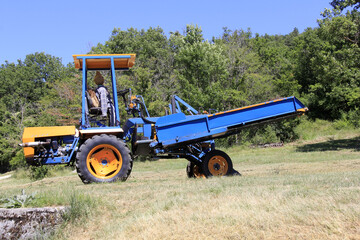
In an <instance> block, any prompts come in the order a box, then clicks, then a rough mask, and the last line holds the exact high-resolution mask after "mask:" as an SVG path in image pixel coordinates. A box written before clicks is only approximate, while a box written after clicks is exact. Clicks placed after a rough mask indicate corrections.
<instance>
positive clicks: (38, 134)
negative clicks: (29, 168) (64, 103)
mask: <svg viewBox="0 0 360 240" xmlns="http://www.w3.org/2000/svg"><path fill="white" fill-rule="evenodd" d="M68 135H75V126H63V127H28V128H25V129H24V133H23V138H22V142H23V143H28V142H34V141H35V138H47V137H49V138H50V137H57V136H68ZM24 154H25V158H32V157H34V148H32V147H25V148H24Z"/></svg>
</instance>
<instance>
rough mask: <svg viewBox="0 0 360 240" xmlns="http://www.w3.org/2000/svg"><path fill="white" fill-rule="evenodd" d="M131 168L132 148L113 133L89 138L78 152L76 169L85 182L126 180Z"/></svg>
mask: <svg viewBox="0 0 360 240" xmlns="http://www.w3.org/2000/svg"><path fill="white" fill-rule="evenodd" d="M131 168H132V158H131V155H130V150H129V149H128V147H127V146H126V144H125V143H124V142H123V141H121V140H120V139H118V138H116V137H115V136H113V135H105V134H101V135H100V136H98V135H97V136H94V137H92V138H89V139H87V140H86V141H85V142H84V143H83V144H82V145H81V146H80V148H79V151H78V152H77V154H76V170H77V173H78V175H79V177H80V178H81V180H82V181H83V182H84V183H91V182H114V181H117V180H121V181H125V180H126V179H127V178H128V177H129V175H130V172H131Z"/></svg>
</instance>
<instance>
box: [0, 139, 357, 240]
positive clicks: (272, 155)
mask: <svg viewBox="0 0 360 240" xmlns="http://www.w3.org/2000/svg"><path fill="white" fill-rule="evenodd" d="M358 136H359V134H358V135H354V136H351V137H350V138H346V137H344V138H343V139H341V138H336V139H326V140H324V139H322V140H318V141H314V140H312V141H311V142H306V141H304V142H302V143H301V144H290V145H286V146H285V147H282V148H270V149H241V148H232V149H228V150H226V151H227V152H228V153H229V155H230V156H231V157H232V159H233V162H234V166H235V169H237V170H238V171H240V172H241V173H242V174H243V176H241V177H223V178H212V179H187V178H186V174H185V166H186V161H185V160H161V161H155V162H135V164H134V170H133V173H132V176H131V177H130V178H129V179H128V181H126V182H119V183H114V184H92V185H83V184H82V183H81V181H80V179H79V178H78V177H77V176H76V174H74V173H69V174H68V175H67V176H61V177H54V178H47V179H43V180H41V181H37V182H30V181H29V180H16V179H12V178H11V179H5V180H2V181H0V195H11V194H12V193H13V192H16V191H19V190H18V189H21V188H25V189H26V191H27V192H29V193H30V192H32V191H38V192H39V193H40V194H42V196H45V199H47V201H44V202H43V203H42V204H44V205H46V204H48V205H61V204H62V203H63V202H66V196H68V195H69V194H71V193H72V192H74V191H75V192H82V193H85V194H89V195H91V196H92V198H94V199H98V200H99V203H98V205H99V206H98V207H97V211H96V214H93V215H91V216H90V217H89V219H88V221H83V220H82V222H81V224H69V225H67V226H66V227H65V228H64V229H63V235H61V234H59V235H58V236H57V238H68V239H360V204H359V202H360V200H359V199H360V152H359V151H358V149H359V147H358V145H360V141H358ZM358 142H359V144H357V143H358ZM0 197H1V196H0Z"/></svg>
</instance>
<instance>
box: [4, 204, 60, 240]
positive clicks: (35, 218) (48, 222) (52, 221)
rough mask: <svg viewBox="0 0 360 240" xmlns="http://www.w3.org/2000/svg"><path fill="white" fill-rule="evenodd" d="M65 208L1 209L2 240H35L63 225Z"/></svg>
mask: <svg viewBox="0 0 360 240" xmlns="http://www.w3.org/2000/svg"><path fill="white" fill-rule="evenodd" d="M64 211H65V207H45V208H16V209H6V208H0V239H34V238H36V237H37V236H39V235H40V234H50V233H51V232H52V231H53V230H54V229H55V227H56V226H57V225H59V224H61V222H62V218H61V215H62V213H63V212H64Z"/></svg>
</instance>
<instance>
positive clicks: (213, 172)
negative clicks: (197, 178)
mask: <svg viewBox="0 0 360 240" xmlns="http://www.w3.org/2000/svg"><path fill="white" fill-rule="evenodd" d="M201 167H202V172H203V174H204V175H205V176H206V177H212V176H228V175H231V174H232V173H233V171H234V170H233V164H232V161H231V159H230V157H229V156H228V155H227V154H226V153H225V152H223V151H220V150H213V151H210V152H208V153H207V154H206V155H205V156H204V157H203V162H202V164H201Z"/></svg>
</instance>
